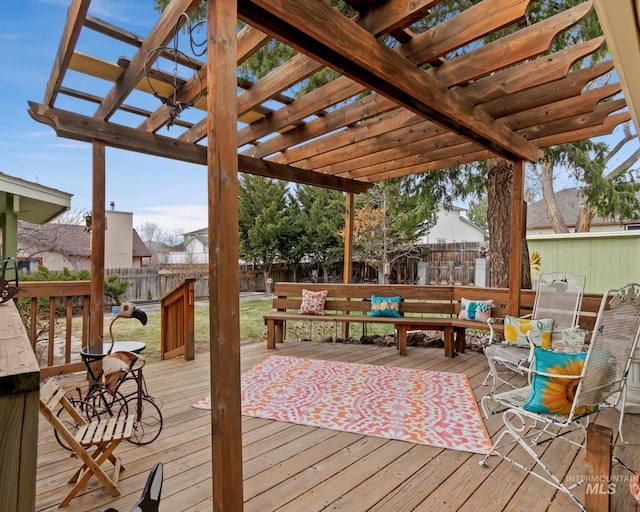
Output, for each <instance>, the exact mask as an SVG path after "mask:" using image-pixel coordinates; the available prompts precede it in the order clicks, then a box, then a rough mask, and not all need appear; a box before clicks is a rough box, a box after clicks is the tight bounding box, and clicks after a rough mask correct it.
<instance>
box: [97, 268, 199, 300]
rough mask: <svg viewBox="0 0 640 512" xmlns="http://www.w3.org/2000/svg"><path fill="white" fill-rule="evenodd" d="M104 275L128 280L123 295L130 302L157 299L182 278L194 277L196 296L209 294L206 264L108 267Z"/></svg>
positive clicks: (178, 283)
mask: <svg viewBox="0 0 640 512" xmlns="http://www.w3.org/2000/svg"><path fill="white" fill-rule="evenodd" d="M104 272H105V275H111V274H117V275H118V281H129V282H131V283H133V284H132V286H131V287H130V288H129V289H128V290H127V291H126V293H125V297H126V298H127V300H130V301H132V302H136V301H143V300H159V299H160V298H162V297H163V296H165V295H167V294H168V293H170V292H171V291H172V290H173V289H174V288H176V287H178V286H180V284H181V282H182V281H183V280H184V279H191V278H193V279H194V294H195V296H196V297H208V296H209V274H208V268H207V266H206V265H188V266H184V267H179V266H175V268H172V269H167V270H165V269H163V268H161V267H142V268H108V269H105V271H104Z"/></svg>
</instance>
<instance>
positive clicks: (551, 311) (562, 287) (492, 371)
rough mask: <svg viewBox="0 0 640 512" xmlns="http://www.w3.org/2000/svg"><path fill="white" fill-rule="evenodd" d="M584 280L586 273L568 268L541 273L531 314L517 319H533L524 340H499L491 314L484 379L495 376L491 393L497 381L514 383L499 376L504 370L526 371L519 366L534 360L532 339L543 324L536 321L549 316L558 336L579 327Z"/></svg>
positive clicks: (485, 382)
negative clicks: (570, 271)
mask: <svg viewBox="0 0 640 512" xmlns="http://www.w3.org/2000/svg"><path fill="white" fill-rule="evenodd" d="M585 284H586V277H585V276H580V275H574V274H570V273H568V272H550V273H545V274H541V275H540V278H539V280H538V284H537V286H536V296H535V299H534V303H533V309H532V311H531V314H530V315H527V316H525V317H520V318H519V319H515V320H523V319H528V320H531V321H532V323H531V324H529V325H527V328H529V329H531V328H533V331H530V332H528V333H526V334H527V336H526V338H525V337H524V334H525V333H521V334H522V340H523V341H522V342H520V343H513V344H512V343H508V342H507V341H499V340H498V336H497V335H498V332H497V330H496V329H495V328H494V326H495V325H496V323H497V319H495V318H489V320H488V324H489V343H488V345H487V346H486V347H485V349H484V352H485V355H486V356H487V360H488V362H489V372H488V373H487V376H486V377H485V379H484V381H483V383H482V384H483V385H486V384H487V381H488V380H489V378H491V379H492V384H491V391H490V392H489V395H491V396H493V395H494V394H495V392H496V389H497V386H498V383H502V384H507V385H508V386H510V387H513V386H512V384H510V383H509V382H508V381H507V380H505V379H503V378H501V377H500V372H501V371H503V370H507V371H511V372H517V373H520V374H523V372H522V370H521V369H520V368H521V367H522V366H523V364H525V363H531V360H532V358H533V351H534V349H535V347H536V344H535V343H532V342H531V338H532V334H533V333H534V332H536V329H539V328H540V327H536V321H539V322H538V323H540V322H545V320H546V319H549V320H551V319H552V321H551V322H549V323H550V324H552V325H551V327H550V329H551V330H552V331H553V333H554V334H553V336H554V338H555V337H556V334H555V333H559V332H560V331H562V330H565V329H570V328H575V327H577V325H578V321H579V317H580V305H581V304H582V295H583V294H584V287H585ZM506 328H507V327H506V326H505V329H506ZM510 375H513V374H512V373H511V374H510Z"/></svg>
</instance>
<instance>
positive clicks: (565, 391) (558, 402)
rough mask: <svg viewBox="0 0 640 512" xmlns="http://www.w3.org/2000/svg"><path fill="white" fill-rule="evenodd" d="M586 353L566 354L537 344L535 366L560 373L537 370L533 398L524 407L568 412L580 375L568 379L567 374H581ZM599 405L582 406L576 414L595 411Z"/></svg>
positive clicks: (526, 408) (546, 411) (545, 412)
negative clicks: (577, 377)
mask: <svg viewBox="0 0 640 512" xmlns="http://www.w3.org/2000/svg"><path fill="white" fill-rule="evenodd" d="M586 357H587V353H586V352H581V353H579V354H566V353H563V352H552V351H551V350H546V349H544V348H541V347H539V348H536V352H535V359H534V370H535V371H536V372H543V373H549V374H553V375H557V377H547V376H545V375H538V374H537V373H534V374H533V382H532V383H531V391H530V393H529V399H528V400H527V403H526V404H525V405H524V409H525V410H526V411H531V412H537V413H541V414H560V415H564V416H566V415H568V414H569V412H570V411H571V406H572V405H573V400H574V397H575V394H576V388H577V387H578V383H579V382H580V379H567V378H566V376H568V375H581V374H582V369H583V367H584V361H585V358H586ZM563 377H564V378H563ZM595 409H596V407H591V406H582V407H578V408H577V409H576V411H575V413H574V414H575V416H582V415H584V414H591V413H592V412H594V411H595Z"/></svg>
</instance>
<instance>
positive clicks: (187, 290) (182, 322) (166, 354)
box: [160, 279, 196, 361]
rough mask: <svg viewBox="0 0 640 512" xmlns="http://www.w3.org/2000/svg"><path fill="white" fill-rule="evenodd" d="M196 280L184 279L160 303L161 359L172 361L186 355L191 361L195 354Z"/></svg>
mask: <svg viewBox="0 0 640 512" xmlns="http://www.w3.org/2000/svg"><path fill="white" fill-rule="evenodd" d="M195 281H196V280H195V279H184V280H183V281H182V282H181V283H180V284H179V285H178V286H177V287H176V288H174V289H173V290H171V291H170V292H169V293H167V294H166V295H165V296H164V297H162V299H161V301H160V314H161V327H160V357H161V358H162V359H170V358H172V357H176V356H179V355H183V354H184V358H185V359H186V360H187V361H191V360H192V359H193V358H194V356H195V354H194V352H195V346H194V345H195V313H194V307H193V306H194V302H195V297H194V289H195Z"/></svg>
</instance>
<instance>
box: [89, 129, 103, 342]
mask: <svg viewBox="0 0 640 512" xmlns="http://www.w3.org/2000/svg"><path fill="white" fill-rule="evenodd" d="M105 151H106V148H105V143H104V142H103V141H101V140H94V141H93V142H92V166H93V176H92V183H91V197H92V198H93V199H92V206H91V305H90V306H89V345H95V344H97V343H102V341H103V335H102V332H103V329H104V248H105V228H106V213H105V186H106V153H105Z"/></svg>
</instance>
